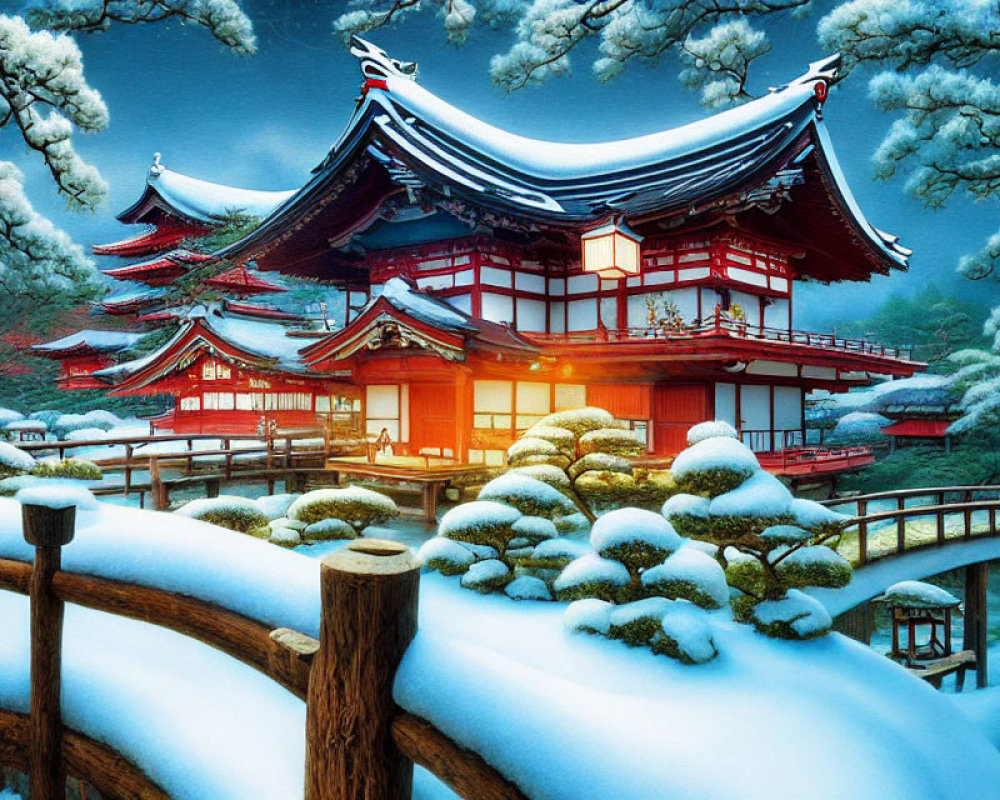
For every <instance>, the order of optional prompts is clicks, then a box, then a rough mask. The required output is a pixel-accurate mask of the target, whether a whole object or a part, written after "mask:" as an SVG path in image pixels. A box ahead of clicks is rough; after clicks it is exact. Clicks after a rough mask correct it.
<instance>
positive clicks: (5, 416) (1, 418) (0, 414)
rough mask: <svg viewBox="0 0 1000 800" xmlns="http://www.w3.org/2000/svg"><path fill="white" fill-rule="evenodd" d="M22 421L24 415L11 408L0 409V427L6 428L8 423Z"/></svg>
mask: <svg viewBox="0 0 1000 800" xmlns="http://www.w3.org/2000/svg"><path fill="white" fill-rule="evenodd" d="M19 419H24V414H22V413H21V412H20V411H15V410H14V409H12V408H0V427H6V426H7V424H8V423H11V422H16V421H17V420H19Z"/></svg>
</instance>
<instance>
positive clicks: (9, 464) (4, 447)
mask: <svg viewBox="0 0 1000 800" xmlns="http://www.w3.org/2000/svg"><path fill="white" fill-rule="evenodd" d="M34 468H35V459H33V458H32V457H31V456H29V455H28V454H27V453H25V452H24V451H23V450H19V449H18V448H16V447H14V445H12V444H8V443H7V442H0V478H9V477H11V476H12V475H23V474H25V473H26V472H31V470H33V469H34Z"/></svg>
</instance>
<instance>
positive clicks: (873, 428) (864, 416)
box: [828, 411, 892, 444]
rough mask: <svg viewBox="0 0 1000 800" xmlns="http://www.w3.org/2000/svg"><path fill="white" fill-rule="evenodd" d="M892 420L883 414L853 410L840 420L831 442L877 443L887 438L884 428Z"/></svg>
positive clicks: (832, 434)
mask: <svg viewBox="0 0 1000 800" xmlns="http://www.w3.org/2000/svg"><path fill="white" fill-rule="evenodd" d="M891 422H892V420H890V419H889V418H887V417H883V416H882V415H881V414H874V413H871V412H869V411H852V412H851V413H850V414H845V415H844V416H842V417H841V418H840V419H839V420H837V425H836V427H835V428H834V429H833V433H831V434H830V438H829V439H828V441H829V442H830V444H877V443H879V442H883V441H885V440H886V435H885V434H884V433H882V428H883V427H885V426H886V425H889V424H890V423H891Z"/></svg>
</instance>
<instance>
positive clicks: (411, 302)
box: [369, 278, 475, 330]
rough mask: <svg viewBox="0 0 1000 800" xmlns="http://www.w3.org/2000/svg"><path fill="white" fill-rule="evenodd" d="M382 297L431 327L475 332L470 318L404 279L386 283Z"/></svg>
mask: <svg viewBox="0 0 1000 800" xmlns="http://www.w3.org/2000/svg"><path fill="white" fill-rule="evenodd" d="M380 296H381V297H384V298H385V299H386V300H388V301H389V302H390V303H392V305H393V306H395V307H396V308H397V309H399V310H400V311H403V312H405V313H407V314H410V315H411V316H413V317H416V318H417V319H420V320H423V321H424V322H426V323H428V324H430V325H435V326H439V327H444V328H450V329H452V330H455V329H457V330H475V326H473V325H471V324H470V323H469V318H468V317H467V316H466V315H465V314H462V313H461V312H460V311H458V310H456V309H455V308H454V306H451V305H449V304H448V303H445V302H444V301H443V300H438V299H437V298H436V297H431V296H430V295H427V294H423V293H422V292H418V291H417V290H416V289H414V288H413V287H412V286H410V284H408V283H407V282H406V281H404V280H403V279H402V278H390V279H389V280H388V281H386V283H385V286H384V287H383V289H382V294H381V295H380ZM376 302H378V298H377V297H376V298H374V299H373V300H372V301H371V303H370V304H369V305H372V304H374V303H376Z"/></svg>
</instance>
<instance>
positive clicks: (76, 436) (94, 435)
mask: <svg viewBox="0 0 1000 800" xmlns="http://www.w3.org/2000/svg"><path fill="white" fill-rule="evenodd" d="M60 438H62V439H64V440H65V441H67V442H96V441H99V440H101V439H107V438H108V431H106V430H104V428H76V429H74V430H71V431H67V432H66V433H65V434H64V435H63V436H61V437H60Z"/></svg>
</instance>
